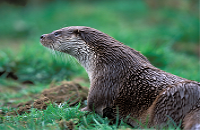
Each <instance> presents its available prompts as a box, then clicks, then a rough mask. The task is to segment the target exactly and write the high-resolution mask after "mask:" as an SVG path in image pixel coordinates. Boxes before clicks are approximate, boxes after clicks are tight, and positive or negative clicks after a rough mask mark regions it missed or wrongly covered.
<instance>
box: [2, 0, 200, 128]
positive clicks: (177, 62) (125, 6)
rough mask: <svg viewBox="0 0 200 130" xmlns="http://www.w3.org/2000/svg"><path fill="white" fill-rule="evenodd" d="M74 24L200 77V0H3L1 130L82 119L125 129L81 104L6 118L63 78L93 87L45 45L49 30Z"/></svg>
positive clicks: (51, 125)
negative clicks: (85, 110) (42, 38)
mask: <svg viewBox="0 0 200 130" xmlns="http://www.w3.org/2000/svg"><path fill="white" fill-rule="evenodd" d="M67 26H89V27H93V28H96V29H98V30H100V31H102V32H104V33H107V34H108V35H110V36H112V37H114V38H115V39H117V40H118V41H120V42H122V43H124V44H126V45H128V46H130V47H132V48H134V49H135V50H137V51H140V52H141V53H142V54H144V55H145V56H146V57H147V58H148V59H149V60H150V62H151V63H152V64H153V65H154V66H156V67H158V68H160V69H162V70H164V71H167V72H169V73H172V74H175V75H178V76H181V77H184V78H187V79H190V80H196V81H199V82H200V43H199V40H200V39H199V0H0V129H20V130H21V129H59V126H58V120H60V119H61V118H63V119H65V120H69V119H71V118H78V119H79V120H80V121H79V123H78V125H77V129H99V128H100V129H103V128H104V129H106V130H107V129H119V127H118V124H116V125H113V126H110V125H108V124H109V120H108V119H102V118H100V117H98V115H95V114H92V113H90V114H89V115H88V114H86V115H85V114H84V113H83V112H80V111H78V109H79V107H80V106H78V107H75V108H68V107H66V106H63V107H62V106H61V107H60V106H59V107H55V106H50V107H48V109H47V110H44V111H38V110H35V109H34V108H32V109H31V113H29V114H24V115H18V116H16V117H15V116H5V114H6V113H8V112H12V111H13V110H17V108H13V104H14V105H16V104H18V103H23V102H25V101H30V100H34V99H36V98H38V97H39V96H38V95H39V94H40V93H41V91H43V90H44V89H45V88H49V87H50V86H51V84H54V83H57V82H58V81H61V80H70V81H71V80H73V81H75V82H77V83H80V84H81V85H82V86H88V87H89V80H88V76H87V73H86V72H85V70H84V68H82V67H81V66H80V65H79V64H78V63H77V61H76V60H75V59H74V58H73V57H71V56H69V55H66V54H62V53H58V52H52V51H51V50H49V49H47V48H45V47H43V46H42V45H41V44H40V42H39V39H40V36H41V35H42V34H45V33H50V32H52V31H53V30H57V29H60V28H63V27H67ZM49 84H50V85H49ZM68 111H70V113H69V112H68ZM71 111H73V113H71ZM77 113H78V114H77ZM97 120H98V121H97ZM98 122H100V123H98ZM121 126H124V128H128V127H130V126H127V125H123V124H122V125H121ZM146 127H147V126H145V127H143V126H142V127H141V128H146ZM179 127H180V126H179ZM179 127H178V129H180V128H179ZM138 128H139V129H140V127H138ZM168 129H176V127H172V128H168Z"/></svg>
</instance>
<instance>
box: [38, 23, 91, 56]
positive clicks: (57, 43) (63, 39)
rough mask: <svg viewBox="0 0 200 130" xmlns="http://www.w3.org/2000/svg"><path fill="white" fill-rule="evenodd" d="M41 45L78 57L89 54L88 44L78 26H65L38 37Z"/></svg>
mask: <svg viewBox="0 0 200 130" xmlns="http://www.w3.org/2000/svg"><path fill="white" fill-rule="evenodd" d="M40 42H41V43H42V45H43V46H45V47H48V48H50V49H52V50H56V51H60V52H64V53H67V54H70V55H72V56H74V57H75V58H77V59H80V58H81V57H82V55H85V54H89V53H90V50H89V46H88V45H87V44H86V42H85V41H84V40H83V39H82V38H81V36H80V32H79V27H66V28H62V29H59V30H56V31H53V32H52V33H49V34H43V35H42V36H41V37H40Z"/></svg>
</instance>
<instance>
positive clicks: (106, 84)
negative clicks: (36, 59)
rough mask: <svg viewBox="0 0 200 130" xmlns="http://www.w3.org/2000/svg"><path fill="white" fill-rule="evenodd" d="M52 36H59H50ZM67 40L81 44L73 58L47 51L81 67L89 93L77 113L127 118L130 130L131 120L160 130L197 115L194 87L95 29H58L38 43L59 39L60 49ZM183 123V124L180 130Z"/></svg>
mask: <svg viewBox="0 0 200 130" xmlns="http://www.w3.org/2000/svg"><path fill="white" fill-rule="evenodd" d="M58 31H59V33H61V34H60V35H59V37H57V36H54V35H55V33H56V32H58ZM72 36H73V37H75V38H77V41H78V42H80V43H81V44H80V45H82V44H85V45H83V47H79V46H77V48H79V49H77V48H76V50H74V51H75V52H76V51H77V50H78V51H77V53H76V54H74V52H71V50H70V51H69V50H65V49H63V48H62V47H61V49H56V47H54V48H53V49H55V50H58V51H61V52H65V53H68V54H70V55H73V56H75V57H76V58H77V59H79V61H81V62H84V63H83V64H86V65H85V66H86V67H85V68H86V70H88V74H89V77H90V90H89V95H88V105H87V107H86V108H85V109H83V110H87V111H93V110H94V111H95V112H96V113H98V114H101V115H103V109H105V108H108V107H109V108H112V109H113V111H114V113H119V116H120V119H126V117H127V116H130V117H129V118H128V119H127V123H129V124H130V125H132V126H135V125H138V123H137V121H135V119H136V120H139V121H142V123H145V122H146V121H147V117H148V126H149V127H151V126H155V125H158V126H164V125H166V124H167V122H168V121H169V120H170V118H172V120H174V122H175V123H176V124H177V125H178V124H179V123H180V121H185V122H186V120H187V119H188V118H189V117H190V116H188V114H190V115H191V113H192V115H194V113H199V111H200V102H199V100H200V83H198V82H196V81H190V80H187V79H184V78H181V77H178V76H176V75H173V74H170V73H167V72H164V71H162V70H160V69H158V68H156V67H154V66H153V65H152V64H151V63H150V62H149V61H148V59H147V58H146V57H145V56H143V55H142V54H141V53H139V52H138V51H136V50H134V49H132V48H130V47H128V46H126V45H124V44H122V43H120V42H119V41H117V40H115V39H114V38H112V37H110V36H108V35H107V34H105V33H102V32H100V31H98V30H96V29H93V28H90V27H84V26H72V27H66V28H62V29H60V30H57V31H54V32H52V33H50V34H45V35H43V36H42V37H41V43H42V44H43V45H44V46H48V45H52V44H55V43H56V42H57V41H58V40H59V43H62V44H66V43H70V42H69V41H70V40H69V39H70V38H71V37H72ZM83 48H84V49H83ZM51 49H52V48H51ZM85 50H86V51H85ZM83 55H84V56H83ZM84 60H85V61H84ZM163 60H164V59H163ZM87 62H88V63H87ZM83 66H84V65H83ZM194 110H195V111H194ZM169 117H170V118H169ZM185 117H187V118H185ZM197 120H199V118H197ZM190 122H191V124H193V125H196V124H195V123H192V122H195V120H190ZM186 124H187V123H183V127H184V125H186ZM191 127H192V126H191Z"/></svg>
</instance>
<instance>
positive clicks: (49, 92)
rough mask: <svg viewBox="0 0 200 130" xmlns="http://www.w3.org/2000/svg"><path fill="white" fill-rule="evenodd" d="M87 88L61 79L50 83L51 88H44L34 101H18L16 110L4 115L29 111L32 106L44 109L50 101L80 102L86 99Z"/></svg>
mask: <svg viewBox="0 0 200 130" xmlns="http://www.w3.org/2000/svg"><path fill="white" fill-rule="evenodd" d="M88 91H89V89H88V88H87V87H82V86H80V85H79V84H77V83H74V82H68V81H62V82H61V83H60V85H51V88H49V89H45V90H44V91H43V92H42V93H41V95H40V97H39V99H36V100H35V101H28V102H26V103H19V104H18V105H15V106H16V107H17V108H18V110H17V111H14V112H9V113H7V114H6V115H8V116H9V115H17V114H20V115H21V114H23V113H25V112H26V113H29V110H30V109H31V108H32V107H34V108H37V109H40V110H41V109H46V108H47V106H48V104H50V103H57V104H59V103H62V102H67V103H68V104H69V106H73V105H75V104H77V103H78V102H82V101H84V100H86V99H87V95H88Z"/></svg>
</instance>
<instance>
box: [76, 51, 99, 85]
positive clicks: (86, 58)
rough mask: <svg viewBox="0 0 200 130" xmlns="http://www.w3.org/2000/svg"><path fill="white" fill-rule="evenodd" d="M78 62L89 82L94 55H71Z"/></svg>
mask: <svg viewBox="0 0 200 130" xmlns="http://www.w3.org/2000/svg"><path fill="white" fill-rule="evenodd" d="M73 56H74V57H75V58H76V59H77V60H78V62H79V63H80V64H81V66H83V67H84V68H85V70H86V72H87V73H88V77H89V79H90V81H91V79H92V75H93V72H94V68H95V64H94V63H95V54H94V53H81V54H79V55H76V56H75V55H73Z"/></svg>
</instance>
